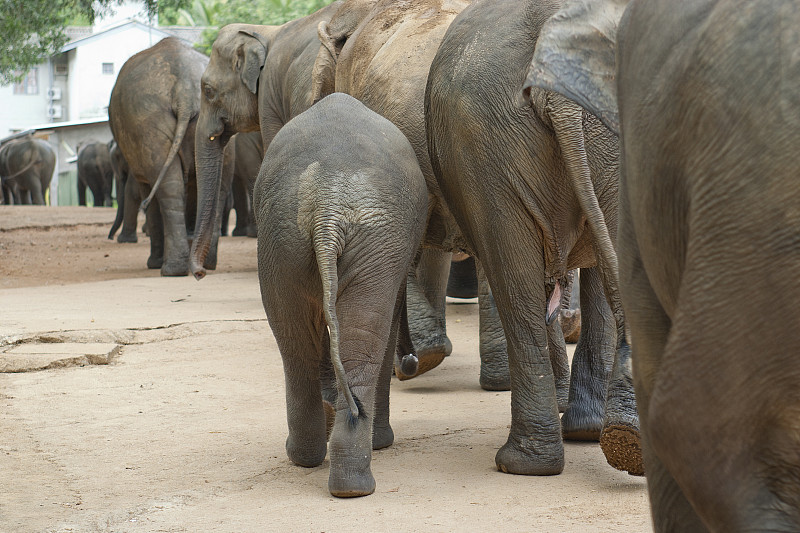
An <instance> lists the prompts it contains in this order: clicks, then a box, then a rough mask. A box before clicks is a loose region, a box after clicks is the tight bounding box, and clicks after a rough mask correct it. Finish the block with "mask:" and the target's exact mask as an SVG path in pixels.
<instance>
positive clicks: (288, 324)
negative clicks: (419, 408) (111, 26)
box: [0, 0, 800, 531]
mask: <svg viewBox="0 0 800 533" xmlns="http://www.w3.org/2000/svg"><path fill="white" fill-rule="evenodd" d="M799 51H800V7H798V5H797V3H796V2H792V1H790V0H757V1H752V0H748V1H745V0H729V1H727V2H719V1H716V0H698V1H696V2H691V3H679V4H675V3H674V2H670V1H669V0H565V1H563V2H562V1H558V0H474V1H471V2H470V1H468V0H406V1H403V2H398V1H396V0H339V1H336V2H334V3H332V4H330V5H328V6H327V7H324V8H323V9H321V10H319V11H317V12H315V13H313V14H311V15H308V16H306V17H303V18H301V19H297V20H294V21H291V22H288V23H286V24H284V25H281V26H263V25H255V24H232V25H229V26H226V27H224V28H222V29H221V30H220V32H219V36H218V38H217V40H216V42H215V43H214V45H213V48H212V52H211V57H210V59H209V58H207V57H205V56H203V55H201V54H199V53H197V52H195V51H193V50H192V49H190V48H188V47H186V46H184V45H182V44H180V42H179V41H177V40H175V39H165V40H164V41H161V42H160V43H158V44H157V45H155V46H154V47H152V48H151V49H148V50H145V51H143V52H140V53H139V54H137V55H136V56H134V57H132V58H131V59H130V60H129V61H128V62H127V63H126V64H125V65H124V66H123V68H122V69H121V71H120V74H119V77H118V80H117V83H116V85H115V87H114V90H113V92H112V96H111V101H110V104H109V119H110V124H111V128H112V132H113V134H114V138H115V139H116V142H117V145H118V148H119V150H120V151H121V153H122V155H123V156H124V161H125V162H126V165H127V168H128V170H127V175H129V176H132V177H133V178H134V179H133V180H129V182H131V183H137V184H139V186H140V187H139V189H138V192H137V193H138V194H139V196H141V197H145V198H143V199H141V201H142V202H143V205H145V206H146V207H147V213H148V225H149V231H150V238H151V255H150V259H149V260H148V266H150V267H151V268H160V269H161V272H162V274H163V275H186V274H187V273H188V272H190V271H191V272H192V273H193V274H194V275H195V276H196V277H197V278H198V279H200V278H202V277H203V276H205V274H206V272H207V271H208V270H210V269H214V268H215V266H216V262H217V241H218V238H219V235H220V229H219V228H220V219H221V217H222V216H223V212H224V211H225V210H226V208H225V202H226V198H227V191H229V190H230V187H231V183H232V181H233V179H234V178H233V176H234V175H235V174H236V173H237V172H239V171H237V168H238V167H239V166H242V167H244V166H246V167H247V168H248V170H247V171H241V172H239V174H238V175H242V176H245V178H244V182H245V183H246V185H245V188H244V190H245V191H246V192H247V194H244V197H245V198H247V201H248V202H249V205H250V206H251V209H250V211H249V213H251V214H252V217H253V218H251V217H250V215H249V214H244V213H248V212H247V211H243V215H242V216H241V217H240V216H238V213H237V222H238V221H239V219H240V218H241V219H242V221H246V223H247V229H242V228H240V229H238V231H244V232H245V233H247V234H250V235H255V234H257V235H258V270H259V281H260V286H261V294H262V300H263V304H264V308H265V311H266V314H267V318H268V320H269V323H270V327H271V328H272V331H273V333H274V335H275V337H276V340H277V342H278V345H279V347H280V351H281V356H282V358H283V364H284V371H285V379H286V390H287V417H288V422H289V424H288V425H289V435H288V439H287V442H286V450H287V453H288V455H289V458H290V459H291V460H292V461H293V462H295V463H297V464H299V465H303V466H315V465H318V464H320V463H321V462H322V461H323V459H324V458H325V456H326V454H327V453H328V451H329V452H330V475H329V490H330V492H331V493H332V494H334V495H336V496H343V497H349V496H363V495H367V494H370V493H372V492H373V491H374V490H375V480H374V478H373V477H372V474H371V472H370V466H369V465H370V457H371V450H372V449H378V448H382V447H385V446H389V445H390V444H391V443H392V442H393V439H394V434H393V432H392V429H391V426H390V424H389V382H390V381H391V380H390V377H391V373H392V370H393V371H394V373H395V375H396V376H397V377H398V378H400V379H407V378H411V377H414V376H416V375H419V374H420V373H422V372H425V371H428V370H430V369H432V368H434V367H435V366H437V365H438V364H439V363H440V362H441V361H442V360H443V358H444V357H446V356H447V355H448V354H449V353H450V351H451V350H452V342H451V340H450V339H448V337H447V333H446V328H445V320H444V319H445V317H444V311H445V291H446V287H447V280H448V273H449V268H450V258H451V255H452V254H453V253H459V254H462V255H463V254H469V255H470V256H472V257H474V258H475V260H476V266H477V276H478V287H479V291H478V292H479V303H480V305H479V310H480V315H481V316H480V319H481V331H480V352H481V376H480V383H481V386H482V387H483V388H485V389H488V390H503V389H505V390H508V389H510V390H511V425H510V430H509V435H508V439H507V441H506V442H505V444H503V445H502V446H501V447H500V449H499V451H498V452H497V455H496V457H495V462H496V465H497V468H498V469H499V470H502V471H503V472H508V473H514V474H526V475H552V474H559V473H560V472H561V471H562V470H563V468H564V445H563V440H564V439H576V440H599V441H600V445H601V447H602V449H603V452H604V454H605V456H606V458H607V460H608V462H609V463H610V464H611V465H612V466H614V467H616V468H619V469H621V470H626V471H628V472H630V473H632V474H643V473H644V472H645V471H646V473H647V481H648V490H649V495H650V501H651V505H652V516H653V521H654V524H655V527H656V529H657V530H658V531H695V530H697V531H702V530H713V531H737V530H746V529H770V530H778V531H796V530H798V528H800V397H799V396H798V393H797V391H798V390H800V388H799V387H798V385H800V364H798V363H796V362H794V361H795V360H796V358H793V357H792V355H791V350H792V349H791V346H792V345H793V344H792V341H798V342H797V343H796V344H798V345H800V337H798V336H800V328H798V327H792V324H794V325H795V326H797V325H798V323H797V320H796V319H795V318H792V317H793V316H795V314H794V311H793V308H794V305H795V303H796V302H797V301H798V298H800V276H798V274H800V239H799V238H798V235H800V188H798V187H797V186H792V185H791V183H792V181H791V180H792V179H795V180H796V179H797V178H800V156H798V152H797V148H796V147H797V146H798V145H800V143H799V142H800V55H798V52H799ZM247 136H250V137H247ZM245 141H246V142H245ZM252 141H255V142H252ZM246 146H247V147H246ZM252 146H257V148H252ZM245 154H247V160H249V161H250V163H247V164H245V163H244V159H245ZM240 158H241V161H242V162H241V163H240ZM262 159H263V163H262ZM0 162H1V161H0ZM256 175H257V177H256ZM123 189H124V190H125V194H126V196H127V195H128V192H129V191H128V187H127V186H126V187H123ZM118 190H119V189H118ZM131 194H135V193H134V192H131ZM134 212H135V210H134ZM190 237H191V239H190ZM190 242H191V244H190ZM578 268H579V269H581V274H580V289H579V290H580V305H581V313H582V315H581V320H582V324H581V334H580V339H579V341H578V345H577V347H576V351H575V355H574V358H573V362H572V367H571V369H570V368H569V366H568V364H567V359H566V351H565V348H564V337H563V332H562V330H561V326H560V324H559V321H558V320H556V318H557V317H558V314H559V313H558V311H559V310H560V308H561V304H562V300H564V299H565V298H567V295H568V293H569V290H570V289H569V287H570V279H571V271H572V270H573V269H578ZM387 295H391V297H389V298H387ZM768 302H769V306H770V307H767V305H768ZM776 317H778V318H777V319H776ZM634 390H635V395H634ZM560 412H561V413H563V415H560ZM640 421H641V428H640Z"/></svg>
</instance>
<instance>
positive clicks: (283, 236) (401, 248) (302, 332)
mask: <svg viewBox="0 0 800 533" xmlns="http://www.w3.org/2000/svg"><path fill="white" fill-rule="evenodd" d="M427 203H428V195H427V190H426V188H425V180H424V178H423V176H422V173H421V171H420V169H419V165H418V164H417V159H416V156H415V155H414V150H413V149H412V147H411V145H410V144H409V142H408V140H407V139H406V138H405V137H404V136H403V134H402V132H400V131H399V130H398V129H397V128H396V127H395V126H394V125H393V124H392V123H391V122H389V121H388V120H386V119H384V118H383V117H381V116H380V115H378V114H376V113H374V112H372V111H370V110H369V109H367V108H366V107H364V105H362V104H361V103H360V102H358V101H357V100H355V99H353V98H351V97H350V96H347V95H344V94H336V95H332V96H330V97H328V98H326V99H324V100H322V101H320V102H319V103H317V104H316V105H314V106H313V107H312V108H311V109H309V110H308V111H306V112H305V113H302V114H301V115H299V116H297V117H295V118H294V119H293V120H292V121H291V122H289V123H288V124H287V125H286V126H284V127H283V129H281V131H280V132H278V134H277V135H276V136H275V138H274V139H273V141H272V143H271V144H270V146H269V148H268V150H267V152H266V155H265V158H264V164H263V166H262V167H261V171H260V173H259V176H258V180H257V182H256V185H255V195H254V204H255V212H256V220H257V223H258V272H259V280H260V283H261V295H262V300H263V302H264V309H265V310H266V313H267V318H268V319H269V324H270V327H271V328H272V331H273V333H274V334H275V338H276V340H277V342H278V347H279V349H280V352H281V357H282V358H283V366H284V373H285V378H286V404H287V417H288V422H289V437H288V439H287V441H286V451H287V453H288V455H289V458H290V459H291V460H292V461H293V462H295V463H297V464H299V465H302V466H317V465H319V464H321V463H322V461H323V459H324V458H325V455H326V449H327V446H326V421H325V413H324V409H323V401H322V396H321V394H322V391H321V389H320V370H319V369H320V366H321V363H322V362H323V360H324V359H327V358H330V360H331V362H332V364H333V368H334V369H335V370H336V369H337V368H338V369H339V370H337V371H336V381H337V383H338V390H339V394H338V396H337V399H336V400H335V405H336V415H335V422H334V426H333V431H332V433H331V435H330V476H329V480H328V488H329V490H330V492H331V494H333V495H334V496H339V497H352V496H364V495H367V494H371V493H372V492H373V491H374V490H375V479H374V477H373V476H372V473H371V471H370V458H371V455H372V449H373V448H380V447H384V446H388V445H389V444H391V443H392V440H393V438H394V437H393V433H392V429H391V427H390V426H389V418H388V417H389V410H388V408H389V405H388V402H389V382H390V379H391V370H392V359H393V355H394V346H395V341H396V337H397V331H398V322H399V320H400V315H401V312H402V309H403V308H404V299H405V298H404V294H405V281H406V276H407V273H408V270H409V268H410V266H411V263H412V261H413V258H414V255H415V253H416V251H417V249H418V247H419V243H420V240H421V239H422V234H423V231H424V228H425V219H426V215H427ZM389 295H396V297H395V298H391V297H389V298H387V296H389Z"/></svg>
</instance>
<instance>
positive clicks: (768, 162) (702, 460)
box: [528, 0, 800, 532]
mask: <svg viewBox="0 0 800 533" xmlns="http://www.w3.org/2000/svg"><path fill="white" fill-rule="evenodd" d="M588 7H589V8H587V5H584V4H583V3H578V4H576V5H573V6H571V7H570V9H569V10H567V11H565V12H564V13H563V14H561V16H560V17H559V19H554V21H553V23H551V24H550V26H551V28H550V31H549V32H548V38H547V39H546V40H543V41H542V43H540V44H542V45H543V47H542V49H541V50H537V56H536V62H535V63H534V64H533V65H532V67H533V69H532V73H531V74H532V75H531V76H530V77H529V80H528V81H529V84H533V83H535V84H537V85H540V84H541V85H545V86H548V87H552V88H556V89H558V90H561V91H563V92H565V93H566V94H567V95H568V96H570V97H571V98H576V99H578V98H580V100H581V103H582V105H585V106H586V107H587V109H589V110H590V111H592V112H594V113H597V115H598V116H601V117H604V119H605V122H606V123H607V124H608V125H609V127H610V128H612V129H614V130H615V131H619V132H620V133H621V141H622V146H623V151H622V170H623V172H622V182H621V189H620V192H621V195H620V198H621V200H620V232H619V258H620V263H619V268H620V280H621V288H622V296H623V303H624V306H625V312H626V317H627V318H628V320H629V324H630V328H631V332H632V338H633V339H634V347H633V371H634V377H635V385H636V396H637V401H638V406H639V412H640V414H641V417H642V434H643V445H644V452H645V467H646V469H647V483H648V490H649V495H650V503H651V508H652V514H653V522H654V525H655V529H656V531H720V532H723V531H724V532H729V531H800V398H799V397H798V393H797V391H798V388H797V387H798V383H800V361H799V360H798V358H797V354H796V346H798V344H799V343H800V328H798V327H797V325H798V321H797V312H796V308H797V302H798V301H799V300H800V262H798V257H800V255H799V254H798V253H799V252H800V246H798V239H797V235H798V228H799V227H800V214H799V213H800V188H799V187H797V180H798V177H800V154H799V153H798V151H797V147H798V146H800V62H799V61H798V55H797V51H798V50H800V6H798V4H797V2H793V1H786V0H747V1H745V0H729V1H726V2H719V1H708V0H705V1H697V2H689V3H687V2H683V3H679V4H677V5H676V4H675V2H671V1H667V0H644V1H635V2H631V3H630V5H628V7H627V10H626V11H625V12H624V15H623V14H622V12H623V9H624V8H625V2H614V3H611V4H609V3H608V2H594V3H592V4H589V5H588ZM620 17H621V22H620V24H619V31H618V33H617V32H616V31H615V30H616V26H615V24H616V22H617V21H618V20H620ZM615 43H616V48H615ZM615 50H616V58H615V55H614V53H615ZM587 71H591V72H596V73H603V72H610V73H612V74H616V85H614V84H613V83H611V82H610V80H614V79H615V78H614V77H612V78H606V79H603V77H602V76H598V77H597V78H595V79H591V78H588V77H587V76H585V73H586V72H587ZM747 214H754V215H755V216H746V215H747ZM743 215H745V216H743ZM765 311H766V313H765Z"/></svg>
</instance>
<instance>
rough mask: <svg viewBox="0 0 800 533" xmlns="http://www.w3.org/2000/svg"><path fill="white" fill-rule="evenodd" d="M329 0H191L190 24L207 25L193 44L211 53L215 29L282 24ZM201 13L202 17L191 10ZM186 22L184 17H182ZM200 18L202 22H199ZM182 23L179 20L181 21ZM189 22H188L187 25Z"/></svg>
mask: <svg viewBox="0 0 800 533" xmlns="http://www.w3.org/2000/svg"><path fill="white" fill-rule="evenodd" d="M331 1H332V0H194V2H193V3H192V7H191V9H190V10H189V13H191V14H192V20H194V21H195V24H194V25H197V26H208V27H209V29H208V30H206V31H205V32H204V33H203V41H202V43H200V44H198V45H196V47H197V48H198V49H199V50H201V51H202V52H205V53H206V54H210V53H211V45H212V44H214V40H216V38H217V33H218V30H219V28H221V27H222V26H225V25H226V24H232V23H234V22H244V23H248V24H274V25H278V24H283V23H284V22H288V21H290V20H294V19H296V18H300V17H304V16H306V15H308V14H310V13H313V12H314V11H316V10H318V9H321V8H323V7H325V6H326V5H328V4H329V3H331ZM201 10H202V13H204V14H205V18H203V17H201V16H195V15H194V14H195V13H201ZM183 20H184V21H185V22H186V23H188V19H183ZM201 20H202V22H200V21H201ZM182 23H184V22H180V21H179V24H182ZM189 25H192V24H189Z"/></svg>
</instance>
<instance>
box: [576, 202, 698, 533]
mask: <svg viewBox="0 0 800 533" xmlns="http://www.w3.org/2000/svg"><path fill="white" fill-rule="evenodd" d="M621 199H622V202H623V203H624V202H625V200H626V197H625V195H624V194H622V195H621ZM629 212H630V211H629V207H626V206H625V205H622V206H621V208H620V217H622V218H623V220H625V219H626V216H627V217H629ZM620 231H621V232H622V233H623V235H620V239H619V243H620V244H619V256H618V257H619V268H620V292H621V294H622V297H623V298H624V300H625V301H626V302H630V303H629V304H628V305H627V306H626V308H625V313H626V314H625V318H626V321H627V324H628V325H629V327H630V330H631V337H632V338H634V339H636V340H635V342H634V346H633V348H632V351H633V354H632V358H631V360H632V364H633V376H634V385H635V389H636V404H637V409H638V411H639V420H640V424H641V435H642V444H643V446H642V455H643V459H644V466H645V468H646V470H647V490H648V493H649V497H650V508H651V514H652V517H653V524H654V526H655V530H656V531H657V532H661V531H664V532H666V531H704V530H705V526H704V525H703V524H702V522H701V521H700V517H699V516H698V515H697V513H696V512H695V511H694V509H693V508H692V506H691V504H690V503H689V501H688V500H687V499H686V496H685V495H684V494H683V491H682V490H681V488H680V486H679V485H678V483H677V482H676V480H675V478H674V477H673V475H672V474H671V473H670V472H669V470H668V469H667V467H666V466H665V465H664V463H663V462H662V459H661V458H660V456H659V455H658V454H657V453H656V452H655V450H654V449H653V446H652V436H651V433H652V431H653V420H652V417H651V416H650V404H651V398H652V396H653V389H654V388H655V386H656V380H657V378H658V375H659V370H660V368H661V361H662V358H663V355H664V349H665V346H666V344H667V338H668V335H669V332H670V330H671V327H672V322H671V320H670V319H669V317H668V316H667V314H666V312H665V311H664V308H663V307H662V306H661V302H660V301H659V299H658V297H657V296H656V294H655V292H654V290H653V288H652V286H651V284H650V280H649V279H648V277H647V273H646V272H645V271H644V266H643V264H642V261H641V256H640V254H639V250H638V247H637V245H636V237H635V235H634V234H633V230H632V225H631V224H630V223H628V224H627V225H626V224H620ZM626 232H627V233H629V234H628V235H624V233H626ZM583 276H584V273H583V272H581V291H582V292H583V284H584V283H585V279H584V277H583ZM633 304H635V305H633ZM581 334H582V335H583V332H582V333H581ZM684 416H685V417H692V416H693V413H685V414H684Z"/></svg>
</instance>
